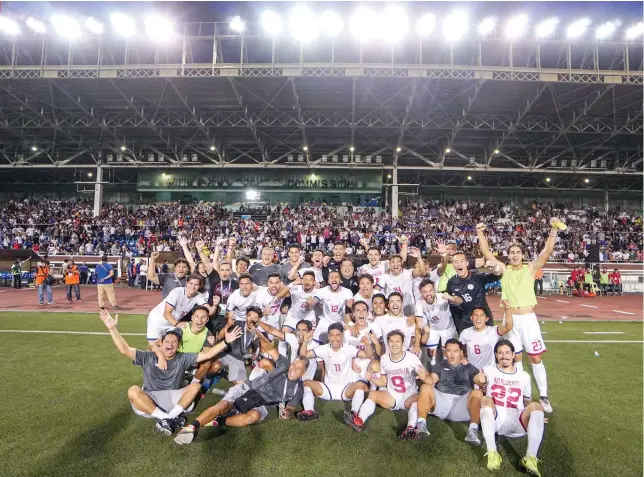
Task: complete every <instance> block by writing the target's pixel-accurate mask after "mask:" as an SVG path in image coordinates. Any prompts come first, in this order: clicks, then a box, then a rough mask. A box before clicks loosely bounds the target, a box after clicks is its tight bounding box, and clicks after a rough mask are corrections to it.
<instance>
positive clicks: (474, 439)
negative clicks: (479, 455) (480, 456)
mask: <svg viewBox="0 0 644 477" xmlns="http://www.w3.org/2000/svg"><path fill="white" fill-rule="evenodd" d="M465 442H467V443H469V444H472V445H473V446H476V447H478V446H480V445H481V439H479V432H478V429H472V428H471V427H470V428H469V429H468V430H467V435H466V436H465Z"/></svg>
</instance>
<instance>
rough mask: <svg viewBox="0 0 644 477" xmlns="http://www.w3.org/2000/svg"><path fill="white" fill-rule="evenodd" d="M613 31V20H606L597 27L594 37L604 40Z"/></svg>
mask: <svg viewBox="0 0 644 477" xmlns="http://www.w3.org/2000/svg"><path fill="white" fill-rule="evenodd" d="M613 32H615V24H614V23H613V22H606V23H604V24H603V25H601V26H599V27H597V30H595V38H597V39H598V40H605V39H607V38H610V36H611V35H612V34H613Z"/></svg>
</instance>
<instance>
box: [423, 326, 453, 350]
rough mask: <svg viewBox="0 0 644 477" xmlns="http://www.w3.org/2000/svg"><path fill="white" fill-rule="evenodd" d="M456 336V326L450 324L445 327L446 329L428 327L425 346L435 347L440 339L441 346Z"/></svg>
mask: <svg viewBox="0 0 644 477" xmlns="http://www.w3.org/2000/svg"><path fill="white" fill-rule="evenodd" d="M455 336H456V327H455V326H452V327H451V328H447V329H446V330H434V329H432V327H431V326H430V327H429V340H427V344H426V345H425V346H427V347H428V348H436V347H437V346H438V341H439V340H440V342H441V344H442V345H443V347H444V346H445V342H446V341H447V340H449V339H451V338H454V337H455Z"/></svg>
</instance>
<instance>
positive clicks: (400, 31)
mask: <svg viewBox="0 0 644 477" xmlns="http://www.w3.org/2000/svg"><path fill="white" fill-rule="evenodd" d="M379 29H380V31H381V35H382V38H383V40H385V41H387V42H389V43H397V42H399V41H400V40H402V39H403V38H404V37H405V35H407V33H409V18H408V17H407V14H406V13H405V11H404V10H403V9H402V8H400V7H398V6H395V5H392V6H389V7H387V8H385V10H384V11H383V12H382V14H381V15H380V22H379Z"/></svg>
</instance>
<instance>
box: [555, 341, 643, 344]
mask: <svg viewBox="0 0 644 477" xmlns="http://www.w3.org/2000/svg"><path fill="white" fill-rule="evenodd" d="M545 341H546V343H608V344H612V343H625V344H627V343H638V344H642V343H644V341H631V340H623V341H622V340H595V341H591V340H545Z"/></svg>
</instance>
